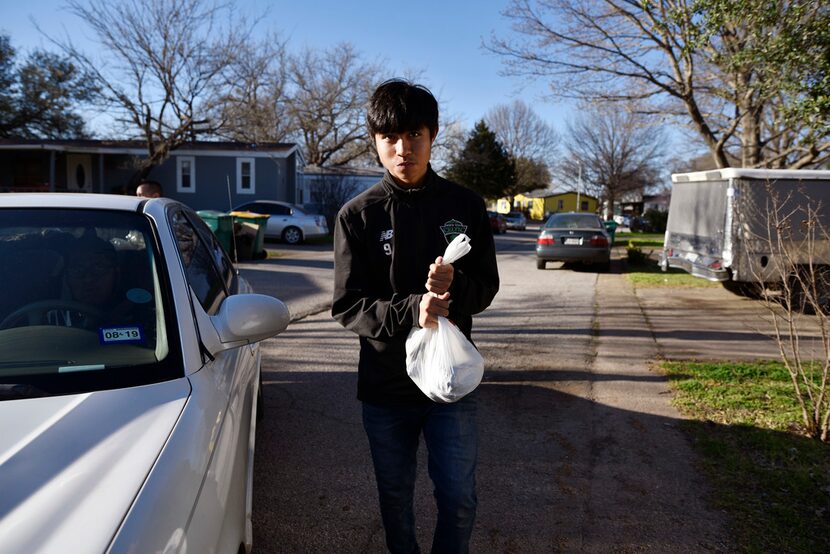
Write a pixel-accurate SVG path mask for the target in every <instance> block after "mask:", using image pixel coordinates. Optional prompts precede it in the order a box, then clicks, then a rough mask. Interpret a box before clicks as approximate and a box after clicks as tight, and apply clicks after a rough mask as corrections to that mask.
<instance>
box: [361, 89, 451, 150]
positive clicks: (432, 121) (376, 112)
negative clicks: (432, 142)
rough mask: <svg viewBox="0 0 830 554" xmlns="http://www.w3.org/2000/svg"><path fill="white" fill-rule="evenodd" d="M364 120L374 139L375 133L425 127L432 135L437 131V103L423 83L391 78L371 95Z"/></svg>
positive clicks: (398, 131)
mask: <svg viewBox="0 0 830 554" xmlns="http://www.w3.org/2000/svg"><path fill="white" fill-rule="evenodd" d="M366 123H367V124H368V126H369V136H370V137H371V138H372V139H373V140H374V137H375V135H376V134H378V133H381V134H382V133H402V132H405V131H414V130H415V129H420V128H421V127H424V126H426V127H427V128H428V129H429V132H430V135H431V136H432V137H433V138H434V137H435V135H437V134H438V102H437V101H436V100H435V97H434V96H433V95H432V93H431V92H430V91H429V89H428V88H426V87H425V86H423V85H416V84H414V83H412V82H410V81H406V80H404V79H390V80H388V81H384V82H383V83H381V85H380V86H379V87H378V88H377V89H375V92H374V94H372V98H371V100H370V101H369V113H368V114H367V115H366Z"/></svg>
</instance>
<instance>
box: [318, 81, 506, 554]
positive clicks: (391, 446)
mask: <svg viewBox="0 0 830 554" xmlns="http://www.w3.org/2000/svg"><path fill="white" fill-rule="evenodd" d="M367 120H368V127H369V134H370V137H371V138H372V140H373V142H374V145H375V148H376V149H377V153H378V157H379V158H380V161H381V163H382V164H383V166H384V168H386V173H385V175H384V177H383V179H382V180H381V181H380V182H379V183H377V184H375V185H374V186H373V187H371V188H370V189H368V190H367V191H365V192H364V193H362V194H360V195H359V196H357V197H356V198H354V199H353V200H351V201H350V202H348V203H347V204H346V205H345V206H343V208H342V209H341V210H340V213H339V214H338V215H337V220H336V222H335V234H334V252H335V259H334V263H335V283H334V299H333V303H332V315H333V316H334V318H335V319H336V320H337V321H338V322H340V323H341V324H342V325H343V326H345V327H346V328H348V329H350V330H352V331H354V332H355V333H357V334H358V335H359V337H360V361H359V364H358V390H357V397H358V399H359V400H360V401H361V402H362V404H363V425H364V428H365V430H366V435H367V437H368V439H369V446H370V449H371V454H372V461H373V463H374V468H375V477H376V479H377V486H378V494H379V497H380V510H381V517H382V519H383V525H384V528H385V530H386V544H387V546H388V548H389V550H390V552H393V553H406V554H410V553H418V552H420V550H419V547H418V543H417V541H416V537H415V518H414V512H413V493H414V487H415V476H416V473H417V471H416V463H417V450H418V444H419V441H420V437H421V435H423V437H424V442H425V444H426V447H427V451H428V471H429V476H430V479H431V480H432V483H433V486H434V495H435V499H436V503H437V508H438V521H437V523H436V526H435V533H434V537H433V543H432V552H433V553H436V554H437V553H445V552H446V553H450V552H452V553H460V552H467V551H468V548H469V541H470V535H471V534H472V531H473V526H474V524H475V513H476V491H475V467H476V459H477V448H478V435H477V428H476V397H477V393H476V391H473V392H472V393H470V394H469V395H467V396H466V397H464V398H462V399H461V400H459V401H458V402H455V403H452V404H441V403H436V402H432V401H431V400H430V399H429V398H427V397H426V396H425V395H424V394H423V393H422V392H421V391H420V389H419V388H418V387H417V386H416V385H415V383H414V382H413V381H412V380H411V379H410V378H409V376H408V375H407V373H406V348H405V343H406V338H407V335H408V334H409V332H410V330H411V329H412V328H413V327H435V326H436V325H437V319H436V318H437V316H445V317H447V318H449V319H450V320H451V321H452V322H453V323H455V324H456V325H457V326H458V327H459V329H461V330H462V332H463V333H464V334H465V335H466V337H467V338H468V339H470V334H471V331H472V316H473V314H477V313H479V312H481V311H482V310H484V309H485V308H486V307H487V306H489V305H490V302H491V301H492V300H493V297H494V296H495V295H496V292H497V291H498V288H499V276H498V269H497V267H496V253H495V245H494V243H493V236H492V233H491V231H490V222H489V218H488V215H487V212H486V210H485V206H484V202H483V201H482V199H481V198H480V197H479V196H478V195H477V194H475V193H474V192H472V191H470V190H469V189H466V188H464V187H461V186H459V185H457V184H455V183H452V182H450V181H447V180H445V179H443V178H441V177H439V176H438V175H437V174H436V173H435V172H434V171H433V170H432V168H431V167H430V165H429V160H430V153H431V149H432V143H433V141H434V140H435V137H436V135H437V134H438V104H437V102H436V100H435V98H434V97H433V96H432V94H431V93H430V92H429V90H428V89H426V88H425V87H423V86H421V85H415V84H413V83H410V82H408V81H403V80H391V81H387V82H385V83H383V84H382V85H380V86H379V87H378V88H377V90H376V91H375V92H374V94H373V95H372V99H371V102H370V105H369V113H368V117H367ZM460 233H465V234H466V235H468V236H469V237H470V245H471V246H472V250H471V251H470V253H469V254H467V255H466V256H464V257H463V258H461V259H460V260H458V261H457V262H456V263H454V264H443V263H441V262H442V259H441V257H440V256H441V254H442V253H443V252H444V250H445V249H446V247H447V245H448V244H449V243H450V241H452V239H453V238H454V237H455V236H457V235H458V234H460Z"/></svg>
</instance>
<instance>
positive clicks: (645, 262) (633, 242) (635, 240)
mask: <svg viewBox="0 0 830 554" xmlns="http://www.w3.org/2000/svg"><path fill="white" fill-rule="evenodd" d="M663 238H664V236H663V234H657V233H618V234H617V236H616V237H614V245H615V246H626V247H627V248H626V250H627V252H628V261H627V263H626V264H625V269H624V271H625V273H626V276H627V277H628V279H629V281H631V282H632V283H634V286H635V287H639V288H650V287H683V288H690V287H695V288H697V287H720V286H721V285H720V283H712V282H711V281H707V280H706V279H701V278H700V277H695V276H693V275H690V274H688V273H686V272H685V271H683V270H682V269H676V268H670V269H669V270H668V271H663V270H662V269H660V266H659V265H657V257H658V256H659V253H660V251H661V250H662V248H663Z"/></svg>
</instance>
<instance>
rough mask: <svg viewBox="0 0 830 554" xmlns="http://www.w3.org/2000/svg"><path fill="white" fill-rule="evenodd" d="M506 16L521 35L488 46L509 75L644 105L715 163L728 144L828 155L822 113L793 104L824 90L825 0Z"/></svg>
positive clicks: (793, 164)
mask: <svg viewBox="0 0 830 554" xmlns="http://www.w3.org/2000/svg"><path fill="white" fill-rule="evenodd" d="M505 15H506V16H507V17H508V18H509V19H510V20H511V21H512V22H513V29H514V30H515V31H516V32H517V33H518V37H515V38H512V39H505V38H493V39H492V40H491V41H490V43H489V45H488V48H490V49H491V50H492V51H494V52H496V53H498V54H501V55H502V56H504V59H505V61H506V63H507V70H508V72H510V73H514V74H521V75H529V76H532V77H537V78H545V79H549V83H550V87H551V90H552V92H553V93H554V94H556V95H559V96H562V97H571V98H578V99H582V100H588V101H631V100H636V101H639V102H642V101H647V102H648V104H647V106H648V110H649V111H651V112H654V113H660V114H662V115H664V116H668V117H672V118H675V119H677V120H679V121H682V122H683V123H685V124H687V125H689V126H691V127H692V128H693V129H694V131H695V132H696V134H697V135H698V136H699V137H700V138H701V139H702V140H703V141H704V143H705V144H706V145H707V147H708V149H709V151H710V154H711V156H712V158H713V160H714V161H715V164H716V165H717V166H718V167H726V166H727V165H729V162H730V160H729V151H730V150H735V151H737V152H739V155H738V158H739V159H740V163H741V164H742V165H743V166H745V167H777V168H783V167H789V168H802V167H807V166H810V165H816V164H820V163H823V162H825V161H827V160H828V159H830V125H828V124H827V119H826V116H822V114H823V113H824V112H821V111H819V115H817V114H816V112H815V110H809V109H801V108H803V107H804V106H812V105H817V106H819V107H821V106H825V107H826V105H827V102H826V101H825V102H823V103H822V102H815V101H813V102H812V103H810V102H808V103H806V104H805V102H803V101H802V100H804V99H805V98H806V99H807V100H808V101H809V100H810V98H811V97H816V94H817V93H816V91H817V89H816V87H815V86H814V85H815V83H816V82H818V83H820V82H824V83H825V85H824V86H825V87H826V70H827V66H828V65H830V58H828V57H827V56H826V52H827V49H828V47H830V46H828V44H827V42H828V37H830V33H828V32H827V27H828V25H830V12H828V10H827V5H826V3H825V2H812V1H810V0H795V1H792V2H768V1H764V0H749V1H748V2H723V1H720V0H699V1H696V2H694V3H690V2H688V1H687V0H653V1H642V0H513V1H512V2H511V4H510V7H509V8H508V10H507V11H506V12H505ZM816 67H819V68H820V69H819V70H816V69H815V68H816ZM822 75H823V76H824V77H823V79H824V80H822ZM816 79H819V80H818V81H816ZM826 96H827V95H826V94H824V95H823V96H822V95H821V94H819V95H818V98H819V99H821V98H825V99H826ZM644 106H645V104H644Z"/></svg>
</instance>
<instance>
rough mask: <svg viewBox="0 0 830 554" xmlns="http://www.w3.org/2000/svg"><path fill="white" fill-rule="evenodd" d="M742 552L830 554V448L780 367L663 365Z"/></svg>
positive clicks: (771, 364)
mask: <svg viewBox="0 0 830 554" xmlns="http://www.w3.org/2000/svg"><path fill="white" fill-rule="evenodd" d="M660 367H661V368H662V369H663V370H664V371H665V372H666V373H667V375H668V377H669V380H670V382H671V384H672V388H673V389H674V390H675V400H674V402H675V405H676V406H677V407H678V408H679V409H680V410H681V412H682V413H683V414H684V416H686V417H687V418H688V419H687V420H686V421H684V422H683V428H684V429H685V430H686V431H687V432H688V433H689V434H690V436H691V438H692V441H693V444H694V447H695V449H696V450H697V451H698V453H699V454H700V457H701V463H702V466H703V470H704V471H705V473H706V474H707V475H708V476H709V478H710V481H711V483H712V485H713V496H714V498H713V501H714V503H715V505H716V507H717V508H719V509H722V510H725V511H726V512H727V513H728V514H729V516H730V518H731V524H732V532H733V538H734V540H735V546H736V547H737V548H738V551H740V552H805V553H806V552H830V445H828V444H824V443H820V442H818V441H815V440H812V439H809V438H806V437H805V436H804V435H803V433H801V429H802V422H801V416H800V412H799V408H798V406H797V403H796V401H795V399H794V398H793V393H792V392H791V384H790V377H789V374H788V373H787V370H786V369H785V368H784V366H783V365H782V364H780V363H777V362H759V363H700V362H662V363H661V364H660Z"/></svg>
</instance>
